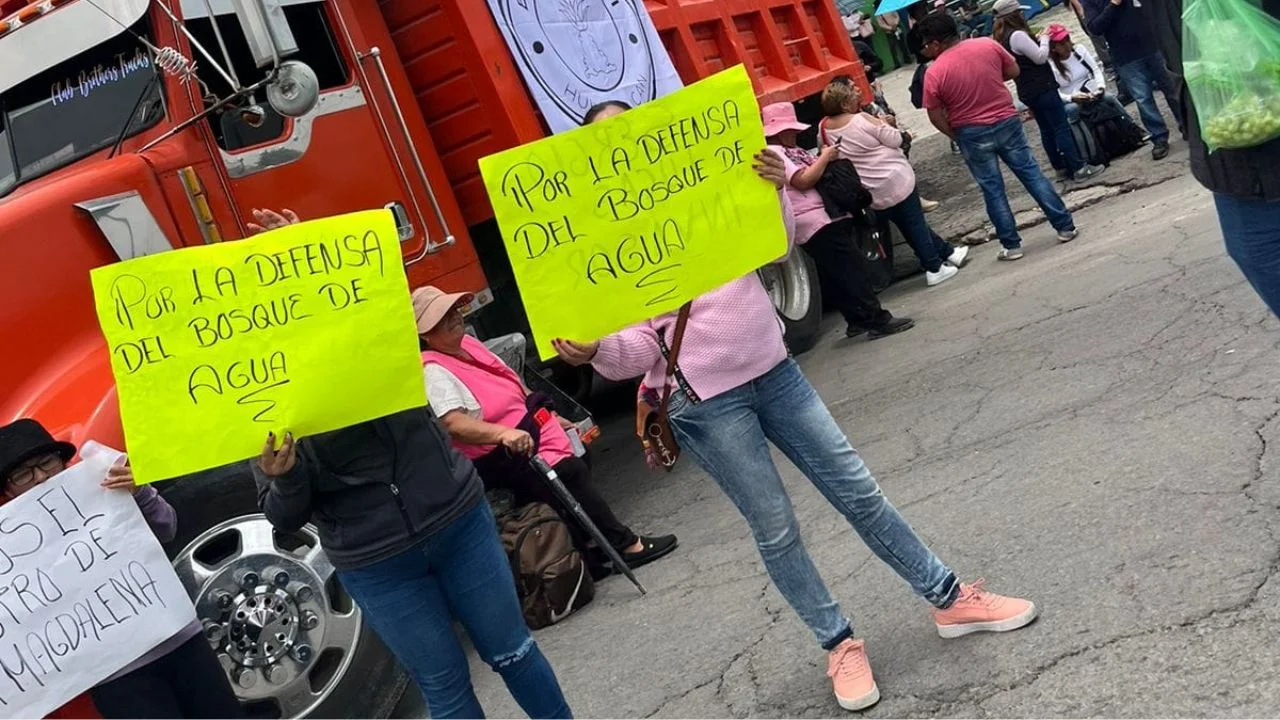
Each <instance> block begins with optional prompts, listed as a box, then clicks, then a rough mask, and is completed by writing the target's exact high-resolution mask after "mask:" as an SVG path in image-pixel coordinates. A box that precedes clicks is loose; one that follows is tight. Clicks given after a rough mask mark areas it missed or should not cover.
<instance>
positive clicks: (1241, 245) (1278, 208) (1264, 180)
mask: <svg viewBox="0 0 1280 720" xmlns="http://www.w3.org/2000/svg"><path fill="white" fill-rule="evenodd" d="M1260 5H1261V7H1262V9H1263V10H1264V11H1266V12H1267V13H1268V14H1270V15H1271V17H1274V18H1277V19H1280V0H1262V2H1261V3H1260ZM1149 19H1150V21H1151V27H1152V30H1153V33H1154V35H1155V38H1156V43H1157V46H1158V47H1159V48H1160V50H1161V51H1162V52H1163V53H1164V56H1165V57H1167V58H1168V59H1169V62H1170V63H1172V64H1173V70H1174V72H1175V73H1177V75H1178V76H1179V77H1181V76H1182V2H1181V0H1161V1H1160V2H1155V3H1152V4H1151V8H1150V18H1149ZM1181 90H1182V93H1181V95H1180V97H1182V98H1183V102H1182V104H1181V108H1180V110H1181V113H1180V114H1179V117H1180V119H1181V120H1182V122H1183V124H1184V125H1185V127H1186V128H1187V141H1188V143H1189V144H1190V145H1191V172H1192V174H1193V175H1195V177H1196V180H1199V181H1200V184H1201V185H1204V186H1205V187H1207V188H1209V189H1210V190H1212V191H1213V199H1214V202H1215V204H1216V205H1217V208H1218V222H1219V223H1220V224H1221V225H1222V239H1223V241H1224V242H1225V243H1226V246H1227V252H1228V253H1229V254H1230V255H1231V259H1232V260H1235V261H1236V264H1237V265H1239V266H1240V270H1241V271H1242V272H1243V273H1244V276H1245V278H1247V279H1248V280H1249V284H1250V285H1252V286H1253V289H1254V290H1255V291H1257V293H1258V295H1260V296H1262V299H1263V300H1264V301H1265V302H1266V303H1267V307H1269V308H1271V312H1273V313H1275V314H1277V315H1280V139H1276V140H1272V141H1270V142H1267V143H1263V144H1261V145H1257V146H1255V147H1251V148H1240V149H1236V150H1232V149H1227V148H1220V149H1218V150H1215V151H1214V152H1213V153H1212V154H1211V153H1210V152H1209V149H1208V148H1207V147H1205V144H1204V141H1203V140H1202V139H1201V138H1200V119H1199V117H1197V115H1196V108H1195V105H1194V103H1192V101H1191V95H1190V93H1188V92H1186V86H1185V84H1184V85H1183V87H1182V88H1181Z"/></svg>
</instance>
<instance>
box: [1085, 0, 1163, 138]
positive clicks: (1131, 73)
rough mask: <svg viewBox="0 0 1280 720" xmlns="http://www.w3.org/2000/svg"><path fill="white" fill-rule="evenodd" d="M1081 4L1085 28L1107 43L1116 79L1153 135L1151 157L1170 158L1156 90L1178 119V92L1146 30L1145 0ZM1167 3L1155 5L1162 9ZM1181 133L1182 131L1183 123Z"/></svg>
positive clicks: (1094, 0) (1093, 0)
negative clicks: (1136, 106) (1162, 94)
mask: <svg viewBox="0 0 1280 720" xmlns="http://www.w3.org/2000/svg"><path fill="white" fill-rule="evenodd" d="M1081 1H1082V2H1083V3H1084V11H1085V20H1086V21H1087V22H1086V26H1085V27H1086V28H1087V29H1088V31H1089V32H1090V33H1092V34H1094V35H1101V36H1102V37H1104V38H1106V39H1107V49H1108V50H1109V51H1110V52H1111V64H1112V65H1114V66H1115V69H1116V77H1117V78H1118V79H1119V80H1120V84H1121V86H1122V87H1124V88H1125V89H1126V90H1128V92H1129V95H1130V96H1132V97H1133V99H1134V101H1136V102H1137V103H1138V113H1139V114H1140V115H1141V116H1142V124H1143V125H1145V126H1146V128H1147V132H1149V133H1151V157H1152V158H1154V159H1156V160H1163V159H1164V158H1165V157H1166V156H1168V155H1169V127H1168V126H1167V125H1165V123H1164V118H1163V117H1162V116H1161V115H1160V108H1158V107H1156V89H1157V88H1159V90H1160V91H1161V92H1162V93H1164V101H1165V102H1166V103H1167V104H1168V105H1169V110H1171V111H1172V112H1173V115H1174V117H1179V114H1178V110H1177V107H1176V106H1177V104H1178V90H1177V88H1176V87H1175V86H1174V84H1173V78H1172V77H1170V76H1169V70H1168V68H1166V67H1165V64H1164V56H1163V55H1161V54H1160V50H1159V49H1158V48H1157V47H1156V41H1155V37H1154V36H1153V35H1152V33H1151V29H1150V28H1149V27H1148V26H1147V18H1146V16H1145V14H1144V12H1145V10H1146V7H1145V6H1144V5H1143V3H1144V1H1145V0H1081ZM1164 1H1165V0H1160V2H1155V3H1153V4H1154V5H1160V4H1161V2H1164ZM1178 130H1179V131H1181V130H1182V124H1181V121H1179V125H1178ZM1183 134H1184V135H1185V134H1186V133H1185V132H1184V133H1183Z"/></svg>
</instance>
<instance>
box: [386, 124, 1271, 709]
mask: <svg viewBox="0 0 1280 720" xmlns="http://www.w3.org/2000/svg"><path fill="white" fill-rule="evenodd" d="M1179 145H1181V144H1179ZM1177 147H1178V146H1175V148H1177ZM1184 154H1185V151H1184ZM1146 162H1148V163H1149V162H1150V161H1149V160H1147V161H1146ZM1077 222H1078V223H1079V225H1080V227H1081V230H1082V234H1081V237H1080V239H1079V240H1077V241H1076V242H1073V243H1070V244H1068V245H1061V246H1060V245H1058V244H1057V243H1056V242H1055V241H1054V239H1053V236H1052V232H1051V231H1050V229H1049V228H1048V226H1047V225H1040V226H1038V227H1036V228H1033V229H1031V230H1028V231H1026V234H1025V244H1026V246H1027V249H1028V252H1027V257H1026V259H1024V260H1022V261H1019V262H1016V263H999V264H997V263H996V262H995V260H994V255H995V244H994V243H993V244H989V245H985V246H981V247H977V248H974V249H973V256H974V260H973V261H972V262H971V263H970V265H969V266H968V267H967V268H965V270H964V271H963V272H961V274H960V275H959V276H958V277H957V278H956V279H955V280H952V281H951V282H948V283H947V284H945V285H942V286H940V287H937V288H933V289H928V290H926V289H925V287H924V281H923V278H922V277H920V276H916V277H914V278H910V279H907V280H905V281H903V282H900V283H898V284H897V285H895V286H894V287H893V288H891V289H890V290H889V291H887V292H886V293H885V294H884V295H883V296H882V300H883V302H884V304H885V305H886V307H889V308H890V309H892V310H893V311H894V312H895V313H897V314H904V315H911V316H913V317H915V318H916V320H917V321H918V325H917V327H916V328H915V329H913V330H911V331H910V332H908V333H905V334H903V335H899V336H895V337H891V338H887V339H884V340H879V341H876V342H874V343H872V342H867V341H865V340H861V341H859V340H854V341H847V340H845V339H844V338H843V334H842V332H841V331H842V329H843V326H842V324H841V323H840V322H839V320H838V318H837V317H834V316H831V317H828V318H827V321H826V324H825V326H824V330H825V335H824V337H823V339H822V340H821V342H820V343H819V345H818V347H817V348H816V349H815V350H813V351H812V352H810V353H808V354H806V355H804V356H802V357H801V358H800V362H801V365H802V366H803V368H804V370H805V372H806V374H807V375H808V377H809V378H810V380H811V381H812V382H813V384H814V385H815V386H816V387H817V389H818V391H819V392H820V393H821V395H822V396H823V398H825V400H826V402H827V403H828V405H829V406H830V407H831V410H832V412H833V414H834V415H835V417H836V419H837V421H838V422H839V423H840V424H841V426H842V427H844V429H845V430H846V432H847V433H848V434H849V436H850V437H851V439H852V440H853V442H854V445H855V446H856V447H858V448H859V450H860V451H861V452H862V454H863V456H864V457H865V458H866V461H867V463H868V464H869V466H870V467H871V469H872V471H873V472H874V473H875V475H876V477H877V479H878V480H879V482H880V483H881V485H882V487H883V488H884V490H885V492H886V494H887V495H888V497H889V498H890V499H891V500H892V501H893V502H894V503H895V504H897V505H898V506H899V507H900V508H901V509H902V510H903V513H904V514H905V515H906V517H907V519H908V520H909V521H910V522H911V523H912V525H913V526H914V527H915V528H916V530H917V531H918V532H919V533H920V534H921V536H922V537H923V538H924V539H925V540H926V541H927V542H928V543H929V544H930V545H931V546H932V547H933V549H934V550H935V552H937V553H938V554H939V555H940V556H941V557H942V558H943V560H944V561H946V562H947V563H949V564H950V565H951V566H952V567H954V568H955V569H956V571H957V572H958V573H959V574H960V575H961V576H962V577H964V578H967V579H969V580H973V579H976V578H978V577H980V576H981V577H985V578H987V581H988V585H989V587H991V588H992V589H993V590H996V591H998V592H1005V593H1016V594H1020V595H1024V596H1027V597H1030V598H1032V599H1033V600H1035V601H1036V602H1037V604H1039V606H1040V608H1041V618H1040V620H1039V621H1038V622H1036V623H1035V624H1033V625H1032V626H1030V627H1028V628H1026V629H1024V630H1021V631H1018V632H1015V633H1009V634H1004V635H982V636H970V637H967V638H962V639H959V640H943V639H941V638H939V637H938V636H937V634H936V632H935V631H934V628H933V626H932V623H931V621H930V617H929V613H928V606H927V605H926V604H925V603H924V602H923V601H920V600H918V599H916V598H914V597H913V596H912V594H911V592H910V590H909V589H908V587H907V586H906V584H905V583H903V582H902V581H901V580H899V579H898V578H897V577H896V576H894V575H893V573H892V572H891V571H890V570H889V569H888V568H887V567H886V566H884V565H883V564H881V563H879V562H878V561H876V560H875V558H874V557H873V556H872V555H871V554H870V552H869V551H868V550H867V549H866V548H865V547H864V546H863V545H862V543H861V542H860V541H859V540H858V538H857V537H856V535H854V533H853V532H852V530H851V529H850V528H849V527H848V525H847V524H846V523H845V521H844V519H843V518H842V517H841V516H840V515H838V514H837V513H836V511H835V510H833V509H832V508H831V507H830V506H829V505H827V503H826V502H825V501H824V500H823V498H822V497H821V496H820V495H819V494H818V492H817V491H816V490H815V489H814V488H813V487H812V486H810V485H809V484H808V482H807V481H806V480H805V479H804V478H803V477H802V476H801V475H800V474H799V472H798V471H796V470H795V468H793V467H792V466H791V465H790V464H788V463H787V462H786V461H785V460H783V459H781V458H780V457H778V456H777V454H776V453H775V456H776V457H778V464H779V467H780V468H781V470H782V473H783V476H784V478H785V480H786V482H787V487H788V489H789V491H790V493H791V496H792V499H793V502H794V504H795V509H796V513H797V515H798V516H799V518H800V521H801V525H802V527H803V529H804V539H805V542H806V544H807V546H808V548H809V550H810V552H811V553H812V555H813V557H814V560H815V562H816V563H817V565H818V567H819V569H820V570H821V571H822V573H823V575H824V577H825V578H826V579H827V581H828V584H829V585H830V587H831V589H832V591H833V593H834V594H835V596H836V597H837V598H838V599H839V600H840V601H841V603H842V605H843V607H844V609H845V611H846V612H847V613H848V614H849V615H850V617H851V618H852V619H853V621H854V625H855V632H856V634H857V635H858V636H859V637H862V638H865V639H866V640H867V648H868V653H869V656H870V659H871V663H872V666H873V668H874V670H875V673H876V677H877V680H878V682H879V685H880V689H881V692H882V695H883V700H882V701H881V703H880V704H879V705H877V706H876V707H874V708H872V709H871V710H869V711H868V712H866V713H865V714H866V715H868V716H870V717H902V716H977V717H983V716H1031V715H1034V716H1059V715H1061V716H1095V715H1105V716H1113V717H1121V716H1125V717H1127V716H1163V717H1168V716H1186V715H1214V716H1240V717H1244V716H1262V715H1274V714H1275V713H1276V712H1277V709H1280V680H1278V679H1277V678H1278V677H1280V673H1278V671H1280V651H1277V650H1276V648H1277V647H1278V643H1277V641H1280V630H1278V629H1277V628H1278V627H1280V625H1277V624H1276V620H1277V619H1280V610H1277V609H1276V608H1277V602H1276V601H1277V599H1280V581H1277V580H1276V578H1275V575H1276V569H1277V567H1278V566H1280V550H1278V545H1277V532H1278V530H1280V527H1278V523H1277V521H1278V520H1280V515H1278V514H1277V510H1276V509H1277V507H1280V483H1277V482H1276V476H1277V469H1280V466H1278V464H1277V463H1278V462H1280V460H1278V458H1277V454H1276V448H1278V447H1280V442H1277V440H1278V439H1280V395H1278V393H1277V390H1278V389H1280V375H1278V374H1277V373H1276V372H1275V370H1274V366H1273V365H1272V364H1271V363H1272V362H1273V361H1274V358H1275V357H1276V354H1277V350H1278V349H1280V324H1277V322H1276V320H1275V319H1274V318H1273V317H1272V316H1271V315H1270V314H1269V313H1267V312H1266V310H1265V309H1264V307H1263V306H1262V304H1261V302H1260V301H1259V300H1258V299H1257V298H1256V297H1255V296H1254V294H1253V293H1252V291H1251V290H1250V288H1249V287H1248V286H1247V284H1246V283H1245V281H1244V280H1243V278H1242V277H1241V276H1240V274H1239V272H1238V271H1237V269H1236V268H1235V266H1234V265H1233V264H1232V263H1231V262H1230V260H1229V259H1228V258H1227V257H1226V255H1225V253H1224V251H1223V248H1222V242H1221V238H1220V235H1219V231H1218V228H1217V222H1216V218H1215V216H1214V214H1213V211H1212V202H1211V199H1210V197H1209V196H1208V194H1207V193H1206V192H1204V191H1203V190H1202V189H1201V188H1200V187H1199V186H1198V185H1197V184H1196V183H1195V182H1194V181H1193V180H1191V178H1189V177H1185V176H1183V177H1178V178H1175V179H1173V180H1169V181H1167V182H1165V183H1163V184H1160V185H1157V186H1155V187H1153V188H1147V189H1140V190H1136V191H1134V192H1131V193H1127V194H1125V195H1122V196H1119V197H1116V198H1113V199H1110V200H1108V201H1107V202H1105V203H1100V204H1096V205H1093V206H1090V207H1088V208H1086V209H1084V210H1081V211H1079V212H1078V213H1077ZM1269 358H1270V359H1269ZM605 424H606V428H605V429H606V431H607V432H606V437H605V438H604V439H603V440H602V441H601V444H600V446H599V448H598V449H599V450H601V451H602V452H600V453H599V455H598V456H597V461H596V462H597V464H596V477H597V481H598V482H599V483H600V484H601V485H602V486H603V488H604V492H605V493H606V495H607V497H609V498H610V500H611V501H612V502H613V503H614V505H615V509H616V510H617V512H618V514H619V516H620V517H621V518H622V519H623V520H624V521H625V522H628V523H630V524H631V525H632V526H633V527H634V528H635V529H636V530H638V531H640V532H642V533H643V532H649V533H661V532H674V533H677V534H678V535H679V536H680V541H681V545H680V548H679V549H678V550H677V551H676V552H675V553H674V554H673V555H671V556H670V557H668V558H667V559H664V560H662V561H659V562H657V563H655V564H653V565H650V566H648V567H645V568H643V569H641V570H640V571H639V572H638V575H639V577H640V579H641V581H642V582H643V583H644V584H645V586H646V588H647V589H648V590H649V594H648V595H647V596H645V597H640V596H638V595H637V593H636V591H635V590H634V589H633V588H632V586H631V585H630V584H629V583H627V582H626V581H625V580H624V579H621V578H611V579H608V580H606V581H604V582H602V583H600V584H599V585H598V586H597V597H596V600H595V601H594V602H593V603H592V604H591V605H589V606H588V607H586V608H584V609H583V611H581V612H579V613H577V614H575V615H574V616H572V617H570V618H569V619H568V620H566V621H565V622H563V623H561V624H560V625H557V626H554V627H552V628H548V629H545V630H542V631H539V632H538V633H537V634H536V637H537V639H538V641H539V643H540V644H541V646H542V648H543V649H544V651H545V652H546V654H547V656H548V657H549V658H550V660H551V662H552V664H553V666H554V667H555V669H556V672H557V674H558V675H559V678H560V680H561V683H562V684H563V686H564V689H565V692H566V695H567V697H568V698H569V701H570V704H571V706H572V707H573V709H574V711H575V713H576V714H577V715H578V716H580V717H589V716H590V717H602V716H607V717H747V716H786V717H819V716H825V717H831V716H840V715H844V714H845V713H844V712H843V711H841V710H840V709H839V707H838V706H837V705H836V703H835V700H834V698H833V697H832V695H831V692H830V686H829V684H828V681H827V678H826V676H825V669H826V665H825V661H826V657H825V654H824V653H823V652H822V651H821V649H820V648H819V647H818V646H817V645H816V643H815V642H814V640H813V638H812V636H811V635H810V634H809V632H808V631H807V630H806V628H805V627H804V625H803V624H802V623H801V622H800V620H799V619H798V618H797V617H796V616H795V615H794V613H793V612H792V611H791V610H790V608H789V607H788V606H787V605H786V604H785V602H784V601H783V600H782V598H781V596H780V595H779V594H778V593H777V591H776V590H775V589H774V588H773V587H772V585H770V583H769V582H768V579H767V577H766V575H765V574H764V569H763V566H762V565H761V563H760V561H759V558H758V555H757V554H756V550H755V548H754V546H753V544H752V542H751V540H750V535H749V532H748V530H747V527H746V524H745V523H744V522H743V521H742V520H741V519H740V517H739V516H738V514H737V513H736V511H735V510H734V509H733V507H732V506H731V505H730V503H729V502H728V500H727V499H725V497H724V496H723V495H722V494H721V493H720V491H719V490H718V489H717V488H716V487H715V485H714V484H713V483H712V482H711V480H710V479H709V478H708V477H707V476H706V475H705V474H704V473H703V472H702V471H701V470H700V469H699V468H698V467H697V466H696V465H695V464H694V463H693V462H692V461H691V459H688V458H686V459H685V460H684V461H682V462H681V464H680V466H679V467H678V469H677V470H676V471H675V472H673V473H671V474H669V475H660V474H655V473H651V472H649V471H647V470H645V469H644V467H643V463H642V461H641V458H640V456H639V453H638V452H637V447H636V443H634V442H633V441H632V438H631V436H630V432H629V431H630V428H629V417H628V416H627V415H626V414H625V413H623V414H620V415H617V416H615V417H612V418H607V419H606V421H605ZM472 672H473V676H474V678H475V683H476V687H477V692H478V693H479V695H480V699H481V702H482V703H483V705H484V707H485V709H486V711H487V712H488V713H489V714H490V715H491V716H496V717H509V716H518V715H520V712H519V709H518V708H517V707H516V706H515V704H514V703H513V702H512V700H511V698H510V696H509V695H508V694H507V693H506V691H505V688H504V687H503V686H502V683H501V681H500V678H499V677H498V676H497V675H496V674H494V673H492V672H490V671H489V670H488V668H487V667H486V666H484V665H483V664H481V663H479V662H478V661H475V660H474V658H473V665H472ZM410 694H411V695H416V694H415V693H413V691H410ZM415 701H416V700H412V699H411V700H410V701H408V702H407V703H406V704H405V706H404V707H402V709H401V712H402V714H404V715H412V714H415V713H420V712H421V704H420V702H419V703H418V704H417V705H416V708H415V705H414V703H415Z"/></svg>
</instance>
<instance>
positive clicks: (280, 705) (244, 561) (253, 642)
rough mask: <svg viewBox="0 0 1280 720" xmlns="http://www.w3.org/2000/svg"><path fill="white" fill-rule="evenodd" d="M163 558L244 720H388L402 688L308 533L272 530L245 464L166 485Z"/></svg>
mask: <svg viewBox="0 0 1280 720" xmlns="http://www.w3.org/2000/svg"><path fill="white" fill-rule="evenodd" d="M160 489H161V490H162V491H163V493H164V497H165V499H167V500H168V501H169V502H170V503H171V504H172V505H173V506H174V509H176V510H177V513H178V534H177V536H176V537H175V538H174V539H173V541H172V542H170V543H168V545H167V546H166V550H167V551H168V552H169V556H170V558H171V559H172V561H173V565H174V569H175V570H176V571H177V573H178V577H180V578H181V579H182V582H183V584H184V585H185V586H186V588H187V592H188V593H190V595H191V599H192V602H194V603H195V605H196V614H197V616H198V617H199V618H200V620H201V622H202V623H204V626H205V636H206V637H208V638H209V640H210V645H213V646H214V647H215V648H216V649H217V652H218V658H219V660H220V661H221V662H222V665H223V667H224V668H227V675H228V678H229V679H230V681H231V687H232V688H233V689H234V690H235V692H236V696H237V697H238V698H239V699H240V702H241V704H242V705H243V706H244V709H245V715H246V716H247V717H251V718H253V717H265V718H292V717H312V718H349V717H370V718H385V717H388V716H389V715H390V714H391V711H392V710H393V709H394V708H395V706H396V703H397V702H399V700H400V697H401V695H403V694H404V690H405V688H406V687H407V685H408V677H407V676H406V674H405V672H404V670H403V669H401V667H400V665H399V664H398V663H397V662H396V659H395V657H394V656H392V654H391V652H390V651H389V650H388V649H387V648H386V646H385V645H383V644H382V642H381V641H380V640H379V639H378V637H377V635H375V634H374V632H373V630H372V629H371V628H370V627H369V626H368V623H366V622H365V621H364V618H363V617H362V616H361V613H360V609H359V608H358V607H356V606H355V604H354V603H353V602H352V601H351V598H350V596H348V595H347V594H346V592H345V591H344V590H343V589H342V586H341V584H340V583H339V582H338V578H337V575H336V573H335V572H334V570H333V566H332V565H330V564H329V561H328V559H327V558H326V557H325V556H324V552H323V550H321V548H320V543H319V537H318V536H317V535H316V529H315V528H314V527H312V526H310V525H308V526H307V527H305V528H303V529H302V530H301V531H299V532H297V533H288V534H285V533H279V532H276V531H274V530H273V529H272V527H271V525H270V523H268V522H267V519H266V518H265V517H264V516H263V515H262V514H261V513H259V512H258V511H257V510H258V506H257V491H256V489H255V487H254V482H253V478H252V477H251V475H250V473H249V472H248V471H247V469H245V468H244V466H243V464H241V465H239V466H231V467H228V468H221V469H218V470H213V471H209V472H207V473H199V474H198V475H195V476H190V477H187V478H182V479H179V480H174V481H171V482H166V483H164V484H163V485H162V486H161V487H160Z"/></svg>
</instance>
